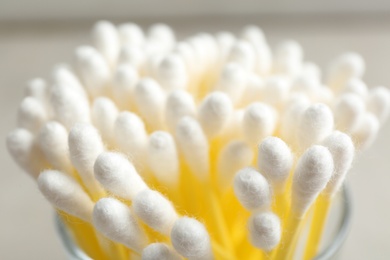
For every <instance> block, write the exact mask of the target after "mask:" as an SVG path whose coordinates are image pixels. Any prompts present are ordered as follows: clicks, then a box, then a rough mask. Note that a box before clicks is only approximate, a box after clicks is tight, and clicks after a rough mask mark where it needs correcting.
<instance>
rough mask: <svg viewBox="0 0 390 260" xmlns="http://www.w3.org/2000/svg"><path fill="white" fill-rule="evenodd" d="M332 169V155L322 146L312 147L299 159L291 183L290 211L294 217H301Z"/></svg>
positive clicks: (328, 178)
mask: <svg viewBox="0 0 390 260" xmlns="http://www.w3.org/2000/svg"><path fill="white" fill-rule="evenodd" d="M333 167H334V166H333V158H332V154H331V153H330V152H329V150H328V149H327V148H326V147H324V146H320V145H314V146H312V147H310V148H309V149H307V150H306V151H305V152H304V153H303V155H302V156H301V158H299V160H298V163H297V166H296V168H295V172H294V176H293V181H292V202H291V210H292V212H293V214H294V215H295V216H296V217H299V218H301V217H303V216H304V214H305V213H306V211H307V210H308V209H309V207H310V205H311V204H312V203H313V202H314V201H315V199H316V198H317V196H318V194H319V193H320V192H321V191H322V190H323V189H324V188H325V186H326V185H327V183H328V181H329V180H330V178H331V176H332V173H333V169H334V168H333Z"/></svg>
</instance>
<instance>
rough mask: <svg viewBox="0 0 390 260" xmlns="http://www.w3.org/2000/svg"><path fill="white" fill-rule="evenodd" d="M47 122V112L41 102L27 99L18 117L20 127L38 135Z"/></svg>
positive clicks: (32, 98)
mask: <svg viewBox="0 0 390 260" xmlns="http://www.w3.org/2000/svg"><path fill="white" fill-rule="evenodd" d="M47 120H48V114H47V111H46V109H45V107H44V104H42V102H41V101H40V100H38V99H37V98H34V97H25V98H24V99H23V100H22V102H21V103H20V105H19V109H18V115H17V122H18V124H17V125H18V127H21V128H25V129H27V130H29V131H31V132H33V133H36V132H38V131H39V129H40V128H41V126H42V125H43V124H44V123H45V122H46V121H47Z"/></svg>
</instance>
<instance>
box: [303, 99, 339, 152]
mask: <svg viewBox="0 0 390 260" xmlns="http://www.w3.org/2000/svg"><path fill="white" fill-rule="evenodd" d="M333 125H334V123H333V113H332V111H331V110H330V108H329V107H328V106H327V105H325V104H322V103H316V104H313V105H310V106H309V107H308V108H307V109H306V110H305V111H304V112H303V114H302V116H301V118H300V119H299V120H298V129H297V131H298V132H297V134H298V136H297V137H298V140H299V145H300V147H301V149H306V148H307V147H309V146H311V145H313V144H316V143H319V142H321V141H322V140H323V139H324V138H325V137H326V136H328V135H329V134H330V133H331V132H332V130H333Z"/></svg>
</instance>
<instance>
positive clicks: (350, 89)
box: [342, 78, 368, 99]
mask: <svg viewBox="0 0 390 260" xmlns="http://www.w3.org/2000/svg"><path fill="white" fill-rule="evenodd" d="M342 92H343V93H355V94H357V95H359V96H360V97H361V98H363V99H365V98H366V97H367V94H368V88H367V85H366V83H364V82H363V80H361V79H359V78H352V79H350V80H348V82H347V83H346V85H345V86H344V88H343V89H342Z"/></svg>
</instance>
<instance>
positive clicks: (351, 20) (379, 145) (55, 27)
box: [0, 15, 390, 260]
mask: <svg viewBox="0 0 390 260" xmlns="http://www.w3.org/2000/svg"><path fill="white" fill-rule="evenodd" d="M163 21H166V19H164V20H163ZM141 22H142V24H150V22H151V21H141ZM168 22H169V24H171V25H172V26H173V27H174V29H176V30H177V31H178V32H179V34H180V35H189V34H192V33H194V32H197V31H208V32H216V31H218V30H222V29H224V30H232V31H238V30H239V28H241V27H242V26H243V25H245V24H248V23H255V24H257V25H259V26H261V27H262V28H263V29H264V31H265V33H266V35H267V37H268V39H269V42H270V43H271V44H275V43H276V42H278V41H280V40H283V39H287V38H294V39H296V40H298V41H299V42H301V44H302V45H303V47H304V49H305V51H306V54H305V56H306V58H307V59H308V60H311V61H314V62H316V63H318V64H319V65H320V66H321V67H322V68H324V67H325V66H326V65H327V64H328V62H329V60H330V59H331V58H333V57H334V56H335V55H337V54H339V53H341V52H343V51H346V50H354V51H357V52H359V53H361V54H362V55H363V56H364V57H365V58H366V62H367V67H368V69H367V74H366V76H365V77H364V78H365V80H366V82H367V83H368V84H369V86H375V85H379V84H381V85H387V86H390V26H389V24H390V17H386V16H383V15H382V16H372V17H345V18H343V17H342V16H335V17H326V16H320V17H315V16H312V17H272V16H264V17H235V18H221V17H214V18H207V17H206V18H202V19H188V18H187V19H176V20H168ZM91 25H92V23H89V22H83V23H77V22H74V23H72V24H69V23H68V24H62V23H59V22H56V23H50V22H49V23H27V24H24V23H19V24H13V23H2V24H0V116H1V117H0V118H1V124H0V138H1V140H3V141H2V142H1V145H0V165H1V171H0V259H5V260H8V259H65V254H64V251H63V249H62V247H61V244H60V242H59V239H58V238H57V236H56V234H55V231H54V227H53V211H52V209H51V207H50V206H49V204H48V203H47V202H46V201H45V200H44V198H43V196H42V195H41V194H40V193H39V191H38V190H37V188H36V186H35V184H34V182H33V181H32V180H31V179H30V178H29V177H28V176H27V175H25V174H24V173H23V172H22V171H21V170H20V169H19V168H18V167H17V166H16V165H15V163H14V162H13V161H12V160H11V158H10V156H9V155H8V153H7V151H6V148H5V141H4V139H5V136H6V134H7V133H8V132H9V131H10V130H11V129H13V127H14V126H15V115H16V108H17V105H18V103H19V102H20V100H21V98H22V93H23V87H24V85H25V82H26V81H27V80H29V79H31V78H33V77H36V76H40V77H47V76H48V75H49V71H50V70H51V68H52V67H53V65H55V64H56V63H58V62H62V61H70V58H71V57H72V56H71V55H72V53H73V49H74V48H75V47H76V46H78V45H81V44H83V43H88V42H89V41H88V30H89V28H90V26H91ZM389 131H390V122H389V121H388V122H387V123H386V124H385V125H384V127H383V129H382V131H381V132H380V134H379V136H378V139H377V140H376V142H375V143H374V144H373V146H372V148H370V149H369V150H368V151H366V152H365V154H364V155H362V156H360V157H359V158H358V159H357V160H356V162H355V165H354V169H353V171H352V173H351V175H350V176H349V181H350V183H351V186H352V190H353V193H354V194H353V195H354V200H355V211H354V216H353V217H354V219H353V227H352V230H351V233H350V236H349V238H348V240H347V242H346V244H345V247H344V249H343V259H354V260H356V259H376V260H378V259H390V246H389V241H390V224H389V221H390V207H389V205H390V203H389V201H390V157H389V155H388V154H389V151H390V132H389Z"/></svg>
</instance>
